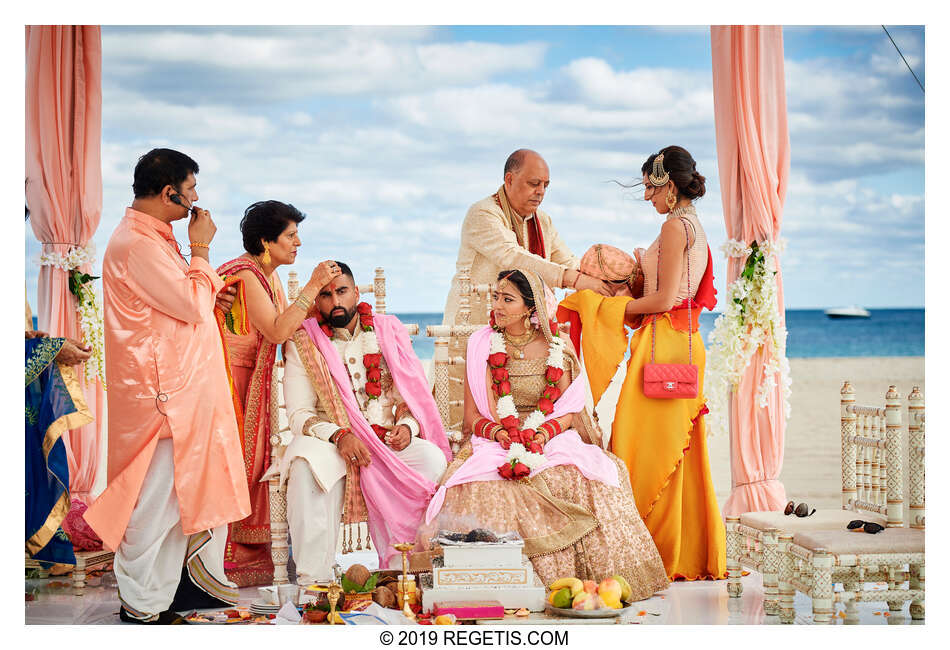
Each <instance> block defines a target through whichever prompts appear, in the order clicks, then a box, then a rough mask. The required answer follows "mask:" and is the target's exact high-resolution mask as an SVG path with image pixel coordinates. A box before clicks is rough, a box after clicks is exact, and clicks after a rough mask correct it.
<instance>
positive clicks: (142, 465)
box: [85, 149, 251, 623]
mask: <svg viewBox="0 0 950 650" xmlns="http://www.w3.org/2000/svg"><path fill="white" fill-rule="evenodd" d="M197 171H198V165H197V163H195V162H194V161H193V160H192V159H191V158H189V157H188V156H185V155H184V154H181V153H179V152H177V151H173V150H170V149H155V150H153V151H150V152H149V153H147V154H145V155H144V156H142V158H140V159H139V163H138V165H136V169H135V183H134V184H133V189H134V191H135V201H134V202H133V204H132V207H130V208H127V209H126V213H125V217H124V218H123V219H122V221H121V222H120V223H119V225H118V227H117V228H116V230H115V232H114V233H113V234H112V238H111V239H110V240H109V245H108V247H107V249H106V252H105V255H104V257H103V262H102V277H103V294H104V316H105V345H106V377H107V382H108V396H109V399H108V408H109V413H108V416H109V421H108V422H109V446H108V452H109V456H108V485H107V487H106V489H105V491H104V492H103V493H102V494H101V495H100V497H99V498H98V499H97V500H96V502H95V503H94V504H93V505H92V506H91V507H90V508H89V510H88V511H87V512H86V513H85V518H86V520H87V521H88V522H89V524H90V525H91V526H92V527H93V529H95V531H96V533H97V534H98V535H99V536H100V537H101V538H102V540H103V543H104V544H105V545H106V546H107V547H109V548H111V549H114V550H115V551H116V557H115V562H114V567H115V573H116V579H117V582H118V586H119V599H120V602H121V604H122V609H121V611H120V617H121V618H122V620H124V621H129V622H158V623H175V622H180V621H181V619H180V617H177V616H176V615H175V614H174V611H181V610H184V609H188V608H192V607H201V606H204V607H209V606H216V605H223V604H233V603H235V602H236V601H237V589H236V586H235V585H234V584H233V583H230V582H229V581H228V580H227V578H226V577H225V575H224V545H225V541H226V537H227V524H228V523H229V522H232V521H237V520H240V519H243V518H244V517H246V516H247V515H248V514H249V513H250V511H251V509H250V501H249V498H248V490H247V483H246V479H245V473H244V466H243V460H242V455H241V446H240V440H239V438H238V432H237V422H236V419H235V416H234V408H233V406H232V403H231V396H230V393H229V383H228V376H227V372H226V370H225V365H224V353H223V351H222V343H221V338H220V335H219V333H218V329H217V325H216V323H215V319H214V315H213V309H214V305H215V298H216V295H217V293H218V291H220V290H221V288H222V286H223V283H222V281H221V279H220V278H219V277H218V275H217V274H216V273H215V271H214V269H213V267H212V266H211V265H210V264H209V262H208V251H209V248H208V246H209V244H210V243H211V239H212V238H213V237H214V233H215V226H214V223H213V222H212V221H211V217H210V214H209V213H208V212H207V211H205V210H201V209H199V208H197V207H196V208H195V209H194V214H193V215H192V217H191V219H190V221H189V226H188V236H189V240H190V246H191V261H190V263H189V262H186V261H185V259H184V258H183V257H182V255H181V253H180V252H179V249H178V246H177V243H176V241H175V237H174V235H173V232H172V226H171V222H172V221H175V220H178V219H182V218H185V217H186V216H188V213H189V209H190V208H191V207H192V203H193V202H194V201H196V200H197V198H198V195H197V192H196V191H195V177H194V174H195V173H197Z"/></svg>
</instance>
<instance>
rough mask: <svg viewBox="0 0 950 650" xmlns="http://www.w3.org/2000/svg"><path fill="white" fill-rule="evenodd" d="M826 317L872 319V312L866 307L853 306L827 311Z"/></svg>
mask: <svg viewBox="0 0 950 650" xmlns="http://www.w3.org/2000/svg"><path fill="white" fill-rule="evenodd" d="M825 316H827V317H828V318H870V317H871V312H869V311H868V310H867V309H865V308H864V307H858V306H857V305H851V306H850V307H835V308H833V309H826V310H825Z"/></svg>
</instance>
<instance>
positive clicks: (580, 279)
mask: <svg viewBox="0 0 950 650" xmlns="http://www.w3.org/2000/svg"><path fill="white" fill-rule="evenodd" d="M550 182H551V180H550V173H549V171H548V165H547V163H546V162H544V158H542V157H541V156H540V155H539V154H538V153H537V152H534V151H531V150H530V149H518V150H517V151H515V152H514V153H512V154H511V155H510V156H508V160H506V161H505V171H504V183H503V184H502V186H501V187H499V188H498V190H497V191H496V192H495V193H494V194H492V195H491V196H488V197H486V198H484V199H482V200H481V201H478V202H477V203H475V204H473V205H472V206H471V207H470V208H469V209H468V213H467V214H466V215H465V221H463V222H462V238H461V242H460V243H459V254H458V259H457V260H456V262H455V267H456V274H455V277H453V278H452V284H451V286H450V288H449V295H448V298H447V299H446V301H445V312H444V314H443V316H442V324H443V325H455V324H457V323H458V322H459V320H458V308H459V294H458V291H459V287H458V270H460V269H462V268H469V269H470V270H471V280H472V284H473V285H475V284H494V283H495V281H496V279H497V276H498V272H499V271H502V270H506V269H520V270H521V271H525V272H527V271H535V272H537V273H538V275H540V276H541V279H542V280H544V283H545V284H546V285H548V286H549V287H551V288H557V287H564V288H574V289H593V290H594V291H596V292H598V293H602V294H604V295H613V292H612V291H611V290H610V289H609V288H608V287H607V286H606V285H605V284H604V283H603V282H601V281H600V280H598V279H597V278H593V277H591V276H589V275H585V274H583V273H581V272H580V271H579V270H578V267H579V266H580V261H579V260H578V258H577V257H576V256H575V255H574V254H573V253H572V252H571V251H570V249H569V248H568V247H567V245H566V244H565V243H564V240H562V239H561V236H560V235H559V234H558V231H557V228H555V227H554V223H553V221H552V220H551V217H550V216H549V215H548V214H547V213H546V212H544V211H543V210H541V201H543V200H544V194H545V192H546V191H547V188H548V185H549V184H550ZM471 308H472V311H471V317H470V318H469V321H468V322H469V323H470V324H472V325H484V324H487V323H488V303H487V302H486V301H485V300H484V295H479V296H472V299H471ZM449 355H450V356H452V357H456V356H461V357H464V356H465V349H464V347H463V346H462V345H453V346H452V347H451V348H450V349H449ZM462 372H463V366H452V367H451V368H450V370H449V373H450V375H451V376H452V377H456V378H459V379H461V376H462V375H461V373H462ZM461 386H462V385H461V383H460V382H451V384H450V386H449V392H450V395H449V398H450V400H453V401H459V400H461V399H462V389H461ZM460 420H461V408H460V407H452V409H451V412H450V422H452V423H454V422H457V421H460Z"/></svg>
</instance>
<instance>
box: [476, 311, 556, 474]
mask: <svg viewBox="0 0 950 650" xmlns="http://www.w3.org/2000/svg"><path fill="white" fill-rule="evenodd" d="M555 327H556V326H555ZM552 330H553V331H557V330H556V329H555V328H552ZM491 336H492V343H491V346H490V354H489V355H488V366H489V374H490V375H491V380H492V390H493V391H494V393H495V395H496V396H497V397H498V404H497V409H498V414H499V416H502V417H501V422H500V423H501V426H502V427H504V429H505V431H506V432H507V434H508V439H509V443H508V444H507V445H506V444H502V447H503V448H505V449H510V447H511V445H514V444H520V445H522V446H523V447H525V451H530V452H533V453H535V454H541V452H542V446H541V445H540V444H539V443H538V442H537V441H535V440H534V436H535V433H536V431H537V429H538V428H540V427H542V426H545V424H546V423H545V421H544V418H545V416H547V415H550V414H551V412H552V411H553V410H554V402H556V401H557V399H558V398H559V397H560V396H561V390H560V389H559V388H558V387H557V382H558V380H560V379H561V377H562V376H563V375H564V371H563V370H562V369H561V368H560V367H558V366H560V365H563V352H562V350H561V348H560V341H559V340H557V339H556V340H555V341H556V342H552V344H551V347H550V352H549V354H548V361H547V367H546V368H545V373H544V381H545V383H546V384H547V386H545V389H544V391H543V392H542V394H541V396H540V397H539V399H538V404H537V407H536V409H535V411H534V412H532V413H531V414H529V415H528V417H527V418H526V419H525V425H527V426H525V428H523V429H522V424H521V422H520V420H519V418H518V415H517V410H516V409H515V406H514V400H513V398H512V397H511V377H510V375H509V372H508V367H507V366H508V361H509V356H508V353H507V352H506V351H504V339H503V338H502V335H501V334H499V333H497V332H495V333H493V334H492V335H491ZM553 429H554V430H556V431H557V432H558V433H560V426H558V425H556V424H555V425H553ZM550 430H551V429H548V428H546V429H545V432H546V433H549V431H550ZM549 435H550V433H549ZM530 472H531V470H530V468H528V467H527V465H525V464H524V463H522V462H520V459H519V458H516V457H512V458H510V459H507V460H506V462H505V463H504V464H502V465H501V466H499V467H498V473H499V474H500V475H501V476H502V478H505V479H511V480H514V479H518V478H522V477H525V476H527V475H528V474H530Z"/></svg>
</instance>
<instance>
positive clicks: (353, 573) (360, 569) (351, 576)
mask: <svg viewBox="0 0 950 650" xmlns="http://www.w3.org/2000/svg"><path fill="white" fill-rule="evenodd" d="M344 575H345V576H346V579H347V580H349V581H350V582H352V583H353V584H355V585H359V586H360V587H362V586H363V585H365V584H366V581H367V580H369V576H370V573H369V569H367V568H366V567H365V566H363V565H362V564H354V565H353V566H351V567H350V568H349V569H347V570H346V573H345V574H344Z"/></svg>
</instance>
